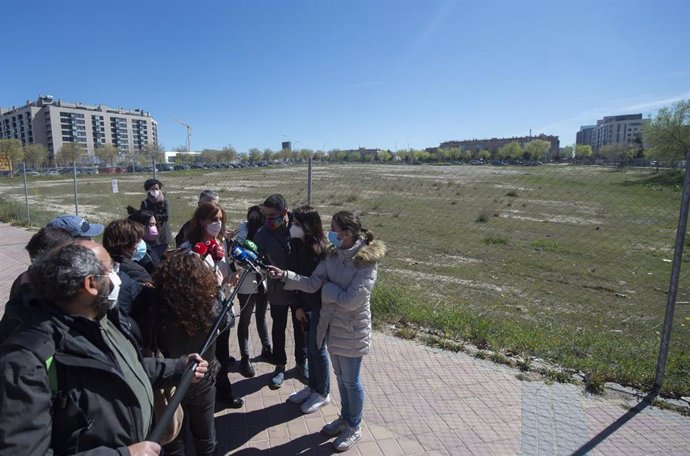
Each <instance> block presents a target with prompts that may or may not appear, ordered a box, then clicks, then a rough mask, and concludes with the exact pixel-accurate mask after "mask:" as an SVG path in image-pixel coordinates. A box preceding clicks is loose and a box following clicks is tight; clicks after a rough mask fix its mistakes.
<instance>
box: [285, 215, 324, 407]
mask: <svg viewBox="0 0 690 456" xmlns="http://www.w3.org/2000/svg"><path fill="white" fill-rule="evenodd" d="M292 217H293V218H292V225H291V226H290V237H291V240H290V243H291V245H292V250H291V252H290V257H289V259H288V269H289V270H291V271H295V272H297V273H298V274H301V275H303V276H306V277H309V276H310V275H311V273H312V272H314V269H316V266H317V265H318V264H319V263H320V262H321V259H322V258H323V257H324V256H325V253H326V245H327V244H326V236H325V235H324V233H323V224H322V223H321V217H320V216H319V213H318V212H317V211H316V209H314V208H313V207H311V206H306V205H305V206H300V207H298V208H297V209H295V210H294V211H293V212H292ZM320 312H321V290H320V289H319V290H318V291H317V292H315V293H304V292H302V291H298V292H297V303H296V304H295V316H296V318H297V320H298V321H299V322H300V323H301V325H302V329H303V330H304V331H305V336H306V338H307V358H308V360H309V379H308V380H309V381H308V383H307V386H306V387H305V388H304V389H302V390H300V391H297V392H296V393H294V394H292V395H291V396H289V397H288V400H289V401H290V402H293V403H295V404H302V406H301V410H302V413H314V412H316V411H317V410H319V409H320V408H321V407H323V406H325V405H326V404H328V403H329V402H330V401H331V396H330V394H329V390H330V377H329V368H330V366H329V363H328V353H327V351H326V345H325V344H324V345H323V346H322V347H321V348H319V347H317V344H316V327H317V326H318V325H319V314H320Z"/></svg>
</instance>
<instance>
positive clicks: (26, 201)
mask: <svg viewBox="0 0 690 456" xmlns="http://www.w3.org/2000/svg"><path fill="white" fill-rule="evenodd" d="M22 168H23V170H24V206H26V223H28V224H29V225H31V211H29V187H28V186H27V183H26V162H24V163H22Z"/></svg>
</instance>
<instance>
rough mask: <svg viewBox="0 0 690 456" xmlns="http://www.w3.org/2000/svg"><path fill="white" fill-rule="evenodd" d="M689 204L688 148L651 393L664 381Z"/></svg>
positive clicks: (689, 170) (689, 163)
mask: <svg viewBox="0 0 690 456" xmlns="http://www.w3.org/2000/svg"><path fill="white" fill-rule="evenodd" d="M689 205H690V150H689V151H688V152H687V153H686V157H685V178H684V180H683V190H682V194H681V199H680V214H679V215H678V230H677V231H676V247H675V249H674V253H673V267H672V268H671V280H670V283H669V285H668V297H667V299H666V316H665V317H664V330H663V332H662V334H661V345H660V347H659V359H658V361H657V365H656V377H655V379H654V385H653V386H652V391H651V392H652V394H655V395H656V394H659V391H661V385H662V384H663V382H664V373H665V372H666V359H667V357H668V349H669V345H670V342H671V330H672V328H673V312H674V311H675V309H676V295H677V293H678V279H679V276H680V266H681V261H682V259H683V246H684V245H685V233H686V231H687V226H688V206H689Z"/></svg>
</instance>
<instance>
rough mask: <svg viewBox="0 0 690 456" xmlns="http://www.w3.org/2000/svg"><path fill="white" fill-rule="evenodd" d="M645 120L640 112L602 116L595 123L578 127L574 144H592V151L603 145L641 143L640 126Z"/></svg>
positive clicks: (647, 120)
mask: <svg viewBox="0 0 690 456" xmlns="http://www.w3.org/2000/svg"><path fill="white" fill-rule="evenodd" d="M647 122H649V119H643V118H642V114H625V115H621V116H604V118H603V119H599V120H597V124H596V125H584V126H582V127H580V131H579V132H577V136H576V138H575V144H584V145H589V146H592V151H594V153H597V152H599V149H601V147H602V146H605V145H618V146H627V145H631V144H641V137H642V128H643V126H644V124H646V123H647Z"/></svg>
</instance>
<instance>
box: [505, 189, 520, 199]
mask: <svg viewBox="0 0 690 456" xmlns="http://www.w3.org/2000/svg"><path fill="white" fill-rule="evenodd" d="M506 196H510V197H511V198H517V196H518V192H517V190H510V191H509V192H508V193H506Z"/></svg>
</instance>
